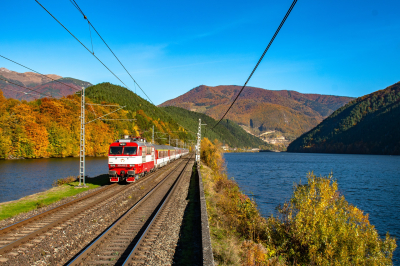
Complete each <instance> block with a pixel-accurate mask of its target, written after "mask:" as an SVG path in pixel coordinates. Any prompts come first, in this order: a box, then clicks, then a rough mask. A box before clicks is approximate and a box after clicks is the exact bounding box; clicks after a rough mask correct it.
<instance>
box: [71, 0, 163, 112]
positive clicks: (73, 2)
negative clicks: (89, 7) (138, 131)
mask: <svg viewBox="0 0 400 266" xmlns="http://www.w3.org/2000/svg"><path fill="white" fill-rule="evenodd" d="M70 2H71V3H72V4H73V5H74V6H75V7H76V9H78V11H79V12H80V13H81V14H82V16H83V18H84V19H86V20H87V22H88V23H89V25H90V26H91V27H92V28H93V30H94V31H95V32H96V33H97V35H98V36H99V37H100V39H101V40H102V41H103V43H104V44H105V45H106V46H107V48H108V49H109V50H110V52H111V53H112V54H113V55H114V57H115V58H116V59H117V60H118V62H119V63H120V65H121V66H122V67H123V68H124V69H125V71H126V73H128V75H129V76H130V77H131V79H132V80H133V82H134V84H136V85H137V86H138V87H139V89H140V90H141V91H142V92H143V93H144V95H146V97H147V99H149V101H150V102H151V103H152V104H153V105H155V104H154V103H153V101H152V100H151V99H150V97H149V96H148V95H147V94H146V92H144V90H143V89H142V88H141V87H140V85H139V84H138V83H137V82H136V80H135V79H134V78H133V77H132V75H131V73H129V71H128V70H127V69H126V67H125V66H124V64H122V62H121V60H119V58H118V57H117V56H116V55H115V53H114V52H113V50H112V49H111V48H110V46H108V44H107V43H106V41H105V40H104V39H103V37H101V35H100V33H99V32H98V31H97V30H96V28H95V27H94V26H93V24H92V23H91V22H90V21H89V19H88V18H87V16H86V15H85V14H84V13H83V11H82V9H81V8H80V7H79V5H78V4H77V3H76V1H75V0H70ZM92 45H93V43H92ZM135 93H136V92H135Z"/></svg>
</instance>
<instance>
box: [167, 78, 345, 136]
mask: <svg viewBox="0 0 400 266" xmlns="http://www.w3.org/2000/svg"><path fill="white" fill-rule="evenodd" d="M240 89H241V87H240V86H234V85H231V86H216V87H210V86H205V85H201V86H199V87H196V88H194V89H192V90H190V91H189V92H187V93H185V94H183V95H181V96H179V97H177V98H175V99H172V100H169V101H166V102H164V103H163V104H161V105H160V106H164V107H165V106H177V107H182V108H185V109H187V110H191V111H196V112H200V113H205V114H207V115H209V116H211V117H213V118H214V119H219V118H220V117H222V115H223V114H224V113H225V111H226V110H227V108H228V107H229V105H230V104H231V103H232V101H233V99H234V98H235V97H236V95H237V94H238V93H239V90H240ZM352 99H353V98H351V97H341V96H331V95H319V94H302V93H299V92H296V91H288V90H283V91H273V90H265V89H261V88H255V87H246V88H245V90H244V91H243V93H242V94H241V95H240V97H239V98H238V100H237V102H236V103H235V105H234V106H233V108H232V109H231V110H230V112H229V113H228V115H227V118H228V119H230V120H233V121H235V122H236V123H238V124H239V125H245V126H247V127H249V128H250V129H251V130H252V131H253V132H254V133H255V134H259V133H262V132H265V131H270V130H278V131H280V132H282V133H286V134H287V136H290V135H291V136H296V137H297V136H299V135H301V134H302V133H304V132H306V131H308V130H310V129H311V128H313V127H314V126H316V125H317V124H318V123H319V122H320V121H322V120H323V118H325V117H327V116H328V115H330V114H331V113H332V112H333V111H334V110H336V109H337V108H339V107H341V106H343V105H344V104H346V103H348V102H349V101H350V100H352Z"/></svg>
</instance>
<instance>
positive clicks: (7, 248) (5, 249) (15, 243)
mask: <svg viewBox="0 0 400 266" xmlns="http://www.w3.org/2000/svg"><path fill="white" fill-rule="evenodd" d="M171 167H173V165H170V167H168V168H166V169H162V170H165V171H168V170H170V168H171ZM159 170H161V169H159ZM157 173H160V172H158V171H156V172H153V173H150V174H148V175H146V176H145V178H141V179H139V180H138V182H135V183H131V184H128V185H126V186H124V187H123V188H122V189H121V190H119V191H118V193H112V194H110V195H108V196H106V197H104V198H102V199H101V200H99V201H94V202H92V203H89V204H88V205H84V206H83V207H81V208H79V209H78V210H74V211H72V212H71V213H68V214H67V215H64V216H63V217H61V218H60V219H57V220H55V221H54V222H51V223H49V224H47V225H45V226H43V227H41V228H39V229H38V230H35V231H33V232H31V233H29V234H27V235H25V236H23V237H21V238H19V239H17V240H15V241H13V242H11V243H9V244H6V245H5V246H2V247H0V255H2V254H5V253H8V252H10V251H11V249H13V248H16V247H18V246H20V245H22V244H24V243H26V242H28V241H30V240H32V239H33V238H35V237H37V236H38V235H41V234H43V233H45V232H47V231H49V230H51V229H52V228H54V227H56V226H57V225H59V224H62V223H65V222H66V221H68V220H71V219H72V218H73V217H76V216H78V215H79V214H80V213H82V212H84V211H87V210H89V209H91V208H94V207H95V206H96V205H99V204H101V203H103V202H104V201H106V200H109V199H110V198H113V197H116V196H118V194H119V193H121V192H124V191H126V190H128V189H130V188H131V187H132V186H134V187H136V186H137V185H139V184H141V183H142V182H143V181H145V180H147V179H148V178H150V177H152V176H153V175H155V174H157ZM116 185H117V184H116V183H115V184H112V185H110V186H107V187H105V188H103V189H99V190H97V191H95V192H92V193H90V194H88V195H85V196H84V197H81V198H79V199H76V200H73V201H70V202H67V203H65V204H63V205H60V206H58V207H55V208H53V209H51V210H48V211H46V212H43V213H41V214H38V215H35V216H33V217H31V218H28V219H25V220H23V221H21V222H18V223H15V224H12V225H10V226H7V227H5V228H3V229H1V230H0V235H5V234H7V233H10V232H11V231H14V230H18V229H20V228H22V227H23V226H26V225H27V224H30V223H33V222H36V221H38V220H40V219H44V218H46V217H47V216H49V215H51V214H55V213H57V212H59V211H61V210H63V209H65V208H68V207H70V206H72V205H73V204H76V203H79V202H81V201H83V200H86V199H89V198H92V197H94V196H96V195H98V194H100V193H102V192H105V191H107V190H109V189H110V188H112V187H115V186H116Z"/></svg>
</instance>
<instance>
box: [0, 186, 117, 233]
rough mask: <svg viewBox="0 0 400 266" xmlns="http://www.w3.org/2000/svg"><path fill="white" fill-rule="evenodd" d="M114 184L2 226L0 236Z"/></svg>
mask: <svg viewBox="0 0 400 266" xmlns="http://www.w3.org/2000/svg"><path fill="white" fill-rule="evenodd" d="M115 185H116V184H112V185H110V186H107V187H104V188H102V189H99V190H97V191H94V192H92V193H90V194H87V195H85V196H83V197H81V198H77V199H75V200H72V201H70V202H67V203H65V204H63V205H60V206H57V207H54V208H52V209H50V210H47V211H45V212H42V213H39V214H37V215H35V216H32V217H30V218H27V219H25V220H22V221H19V222H17V223H14V224H11V225H9V226H6V227H4V228H1V229H0V236H1V235H3V234H7V233H9V232H11V231H13V230H16V229H18V228H20V227H22V226H24V225H26V224H29V223H32V222H35V221H37V220H39V219H42V218H44V217H46V216H48V215H50V214H53V213H55V212H57V211H60V210H62V209H65V208H67V207H69V206H71V205H73V204H76V203H78V202H80V201H83V200H85V199H88V198H91V197H93V196H95V195H97V194H99V193H102V192H104V191H106V190H108V189H110V188H112V187H114V186H115Z"/></svg>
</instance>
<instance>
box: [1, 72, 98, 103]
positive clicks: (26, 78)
mask: <svg viewBox="0 0 400 266" xmlns="http://www.w3.org/2000/svg"><path fill="white" fill-rule="evenodd" d="M0 77H2V78H3V79H6V80H7V81H4V80H0V90H2V91H3V95H4V97H5V98H13V99H17V100H20V101H21V100H25V101H33V100H35V99H39V98H43V97H46V96H44V95H42V94H40V93H43V94H47V95H51V96H52V97H55V98H61V97H65V96H68V95H72V94H74V93H75V92H76V91H79V90H81V89H82V87H85V88H87V87H89V86H92V84H91V83H90V82H86V81H82V80H79V79H74V78H63V77H61V76H58V75H55V74H48V75H40V74H37V73H33V72H24V73H19V72H16V71H12V70H8V69H7V68H4V67H3V68H0ZM52 79H53V80H52ZM54 80H56V81H54ZM10 82H12V83H15V84H17V85H14V84H11V83H10ZM60 82H62V83H64V84H66V85H68V86H66V85H64V84H61V83H60ZM18 85H20V86H23V87H27V88H30V89H32V90H35V91H37V92H39V93H37V92H34V91H31V90H27V89H25V88H23V87H20V86H18ZM71 87H72V88H71Z"/></svg>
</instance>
